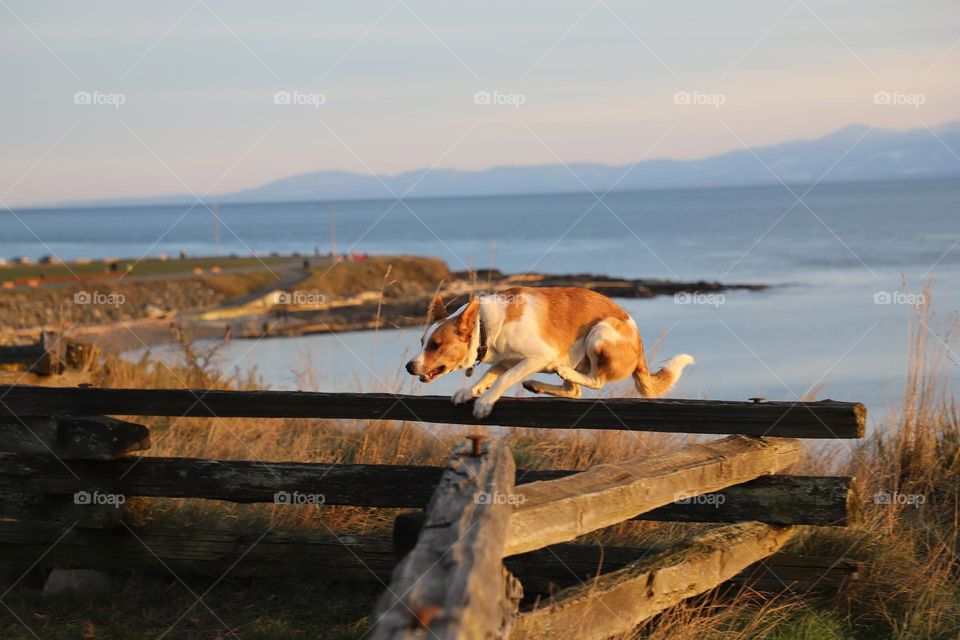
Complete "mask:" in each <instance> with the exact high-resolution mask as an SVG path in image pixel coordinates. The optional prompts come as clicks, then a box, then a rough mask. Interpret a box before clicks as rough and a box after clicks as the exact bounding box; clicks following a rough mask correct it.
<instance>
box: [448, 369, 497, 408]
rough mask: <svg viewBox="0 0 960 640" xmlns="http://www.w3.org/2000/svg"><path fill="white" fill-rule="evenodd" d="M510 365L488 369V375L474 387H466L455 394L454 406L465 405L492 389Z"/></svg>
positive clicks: (482, 377)
mask: <svg viewBox="0 0 960 640" xmlns="http://www.w3.org/2000/svg"><path fill="white" fill-rule="evenodd" d="M507 368H508V365H506V364H495V365H493V366H491V367H490V368H489V369H487V371H486V373H484V374H483V376H481V377H480V379H479V380H477V381H476V382H475V383H474V384H473V386H468V387H464V388H463V389H459V390H457V392H456V393H454V394H453V404H463V403H465V402H469V401H470V400H473V399H474V398H476V397H477V396H479V395H480V394H481V393H483V392H484V391H486V390H487V389H489V388H490V385H492V384H493V383H494V381H496V379H497V378H498V377H499V376H500V374H502V373H503V372H504V371H506V370H507Z"/></svg>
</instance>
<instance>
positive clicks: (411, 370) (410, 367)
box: [407, 360, 414, 375]
mask: <svg viewBox="0 0 960 640" xmlns="http://www.w3.org/2000/svg"><path fill="white" fill-rule="evenodd" d="M407 373H409V374H410V375H414V373H413V360H411V361H410V362H408V363H407Z"/></svg>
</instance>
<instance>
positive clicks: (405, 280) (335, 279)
mask: <svg viewBox="0 0 960 640" xmlns="http://www.w3.org/2000/svg"><path fill="white" fill-rule="evenodd" d="M388 270H389V272H390V283H389V284H390V286H389V287H386V290H387V295H388V296H399V295H403V294H407V293H411V292H414V293H424V292H433V291H434V290H436V288H437V287H438V286H439V285H440V283H441V282H450V280H451V279H452V276H451V274H450V270H449V269H448V268H447V265H446V263H445V262H443V260H440V259H437V258H422V257H417V256H376V257H370V258H367V259H366V260H357V261H343V262H338V263H336V264H334V265H331V266H322V267H315V268H313V269H311V275H310V276H309V277H308V278H307V279H306V280H304V281H303V282H301V283H300V284H299V285H298V287H299V288H301V289H305V290H308V289H315V290H317V291H320V292H322V293H323V294H324V295H326V296H327V297H329V298H334V297H349V296H354V295H357V294H360V293H364V292H368V291H379V290H381V288H382V287H383V286H384V284H385V283H384V282H383V279H384V274H385V273H386V272H387V271H388Z"/></svg>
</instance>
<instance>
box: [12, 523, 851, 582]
mask: <svg viewBox="0 0 960 640" xmlns="http://www.w3.org/2000/svg"><path fill="white" fill-rule="evenodd" d="M73 524H74V521H70V522H42V521H36V520H32V519H31V521H29V522H15V521H11V520H0V560H2V561H3V562H5V563H7V564H9V565H11V566H15V567H20V568H21V569H25V568H27V567H29V566H30V565H32V564H33V563H34V561H36V560H37V558H39V557H40V556H41V555H43V554H44V553H45V552H49V553H48V554H47V555H45V556H44V564H45V565H55V566H61V567H69V568H79V569H101V570H108V571H123V570H131V569H133V570H136V569H163V565H164V564H165V565H167V566H169V567H170V568H171V569H173V570H174V571H176V572H177V573H178V574H180V575H205V576H212V577H215V578H219V577H221V576H222V575H224V574H225V573H227V571H228V570H229V576H231V577H254V576H259V577H267V576H283V575H288V574H289V573H291V572H294V571H296V570H297V569H303V568H304V567H309V568H310V570H311V571H315V572H316V573H317V574H318V575H320V576H324V577H326V578H332V577H335V578H337V579H341V580H348V581H351V582H368V583H371V584H375V583H377V581H383V582H386V581H387V580H389V579H390V573H391V571H392V570H393V567H394V566H395V560H394V554H393V547H392V542H391V539H390V537H389V536H384V535H370V536H357V535H352V534H340V535H339V536H333V535H330V534H329V533H326V532H324V533H322V534H318V533H313V532H283V531H270V532H268V533H266V535H264V536H263V538H262V539H260V536H261V534H263V531H254V532H251V533H239V532H236V531H230V530H223V529H208V528H202V527H190V528H189V529H186V528H173V527H156V526H149V527H135V526H131V528H130V530H129V531H128V530H127V529H126V528H124V527H122V526H119V524H117V526H118V528H115V529H87V528H85V527H84V523H80V524H77V525H76V526H75V527H73V528H72V529H70V527H71V526H72V525H73ZM64 533H66V535H65V536H64ZM61 536H63V537H62V539H61ZM258 539H260V542H257V540H258ZM58 540H59V542H58ZM141 541H142V542H141ZM54 543H56V544H54ZM254 543H256V544H254ZM151 550H153V551H155V552H156V554H157V555H156V556H154V555H153V553H152V552H151ZM664 550H665V548H664V547H663V546H657V547H640V548H638V547H600V546H596V545H585V544H558V545H554V546H552V547H549V548H547V549H539V550H537V551H533V552H531V553H525V554H522V555H519V556H513V557H511V558H507V559H505V560H504V564H505V565H506V568H507V569H508V570H509V571H510V573H512V574H513V575H515V576H516V577H517V578H519V579H520V580H521V581H522V582H523V588H524V593H525V594H526V595H527V596H536V595H542V594H548V593H551V592H554V593H555V592H556V591H557V589H558V588H565V587H570V586H576V585H579V584H581V583H582V582H587V581H590V580H592V579H593V578H595V577H596V576H597V575H598V574H600V573H609V572H611V571H616V570H618V569H621V568H623V567H625V566H627V565H629V564H631V563H633V562H637V561H640V560H642V559H643V558H650V557H652V556H654V555H656V554H658V553H662V552H663V551H664ZM244 553H245V555H243V557H242V558H239V556H240V554H244ZM158 558H159V559H158ZM238 558H239V562H238ZM802 558H803V560H798V557H797V556H794V555H793V554H783V553H778V554H775V555H773V556H771V557H770V558H768V559H767V560H765V561H764V562H763V564H762V566H760V565H752V566H750V567H748V568H747V569H745V570H744V571H743V572H741V573H740V574H738V575H737V576H734V577H733V578H732V579H731V580H730V581H729V582H730V583H732V584H734V585H741V584H744V583H746V584H749V585H750V586H751V587H752V588H761V589H770V590H773V591H782V590H783V584H784V583H785V584H786V585H788V587H792V588H795V589H796V590H798V591H799V592H801V593H802V592H803V591H804V590H805V589H808V588H810V586H812V585H813V584H814V583H816V585H817V587H818V588H819V587H824V588H836V587H839V586H842V584H843V583H844V582H846V581H848V580H850V579H854V578H855V577H856V573H857V570H858V568H859V565H858V563H856V562H853V561H849V560H843V559H839V560H838V559H835V558H808V557H802ZM161 561H162V563H163V564H161ZM17 575H19V572H17ZM774 575H775V576H776V578H774V577H773V576H774ZM778 581H779V582H778ZM778 584H779V586H778Z"/></svg>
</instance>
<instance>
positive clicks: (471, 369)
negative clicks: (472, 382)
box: [466, 367, 473, 378]
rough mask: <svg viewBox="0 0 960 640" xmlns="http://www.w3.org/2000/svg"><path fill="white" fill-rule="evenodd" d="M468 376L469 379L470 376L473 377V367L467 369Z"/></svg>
mask: <svg viewBox="0 0 960 640" xmlns="http://www.w3.org/2000/svg"><path fill="white" fill-rule="evenodd" d="M466 374H467V377H468V378H469V377H470V376H472V375H473V367H468V368H467V371H466Z"/></svg>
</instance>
